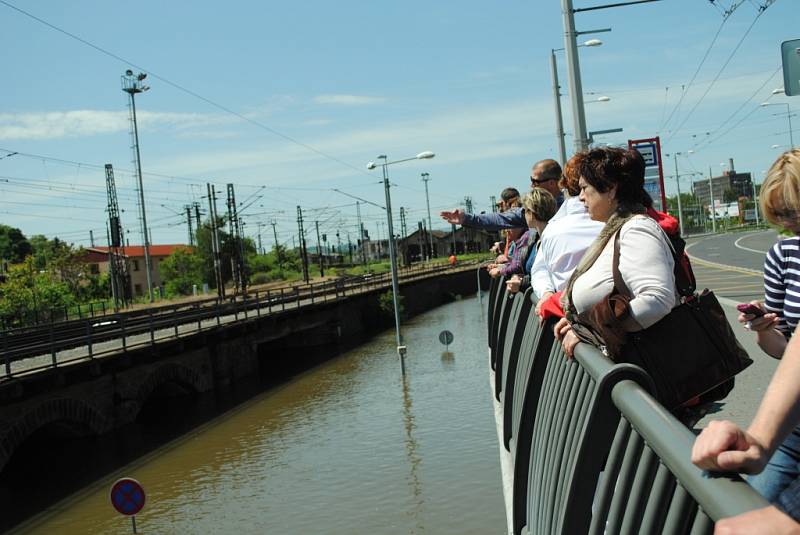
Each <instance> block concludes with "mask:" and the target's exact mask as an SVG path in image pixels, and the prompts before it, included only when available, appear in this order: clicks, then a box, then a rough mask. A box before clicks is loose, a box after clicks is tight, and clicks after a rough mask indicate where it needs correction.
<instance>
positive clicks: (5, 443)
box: [0, 398, 111, 471]
mask: <svg viewBox="0 0 800 535" xmlns="http://www.w3.org/2000/svg"><path fill="white" fill-rule="evenodd" d="M54 424H60V425H61V427H60V432H62V433H66V434H71V435H84V434H91V435H100V434H102V433H104V432H106V431H108V430H109V429H110V427H111V426H110V422H109V421H108V419H107V418H106V417H104V416H103V415H102V413H100V412H99V411H98V410H96V409H95V408H94V407H93V406H92V405H90V404H89V403H87V402H85V401H83V400H80V399H75V398H56V399H48V400H46V401H43V402H42V403H40V404H38V405H36V406H35V407H33V408H32V409H30V410H28V411H27V412H25V413H24V414H23V415H22V416H21V417H20V418H18V419H17V420H16V421H15V422H14V423H13V424H12V425H11V426H10V427H9V428H8V431H6V432H5V433H4V434H3V436H2V437H0V471H2V470H3V468H5V466H6V464H7V463H8V461H9V459H11V456H12V455H13V454H14V452H15V451H16V450H17V448H18V447H19V446H20V445H21V444H22V443H24V442H25V441H26V440H27V439H28V438H29V437H30V436H31V435H33V434H34V433H35V432H36V431H38V430H41V429H43V428H45V427H47V426H50V425H54Z"/></svg>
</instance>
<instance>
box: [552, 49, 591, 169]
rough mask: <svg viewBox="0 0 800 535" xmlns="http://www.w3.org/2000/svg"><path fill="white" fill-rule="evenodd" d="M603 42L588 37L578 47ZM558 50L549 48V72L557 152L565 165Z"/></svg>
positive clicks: (565, 155) (565, 152) (565, 151)
mask: <svg viewBox="0 0 800 535" xmlns="http://www.w3.org/2000/svg"><path fill="white" fill-rule="evenodd" d="M602 44H603V41H601V40H600V39H589V40H588V41H585V42H584V43H583V44H582V45H578V47H583V46H600V45H602ZM559 50H564V49H563V48H551V49H550V74H551V76H552V78H553V103H554V105H555V112H556V139H557V140H558V154H559V156H560V157H561V165H562V166H563V165H566V163H567V149H566V147H565V146H564V119H563V117H562V116H561V91H560V87H559V85H558V66H557V64H556V52H558V51H559Z"/></svg>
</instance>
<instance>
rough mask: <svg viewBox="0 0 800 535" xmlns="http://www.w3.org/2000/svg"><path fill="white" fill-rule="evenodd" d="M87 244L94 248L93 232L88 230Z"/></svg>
mask: <svg viewBox="0 0 800 535" xmlns="http://www.w3.org/2000/svg"><path fill="white" fill-rule="evenodd" d="M89 243H90V244H91V246H92V247H94V231H93V230H89Z"/></svg>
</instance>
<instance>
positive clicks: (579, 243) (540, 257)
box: [531, 196, 603, 313]
mask: <svg viewBox="0 0 800 535" xmlns="http://www.w3.org/2000/svg"><path fill="white" fill-rule="evenodd" d="M602 228H603V223H601V222H599V221H592V220H591V219H589V214H588V212H587V211H586V207H585V206H584V205H583V203H582V202H581V201H580V199H579V198H578V197H577V196H576V197H570V198H569V199H567V200H565V201H564V204H563V205H562V206H561V209H559V211H558V213H557V214H556V215H555V216H553V218H552V219H551V220H550V223H549V224H548V225H547V228H545V229H544V232H543V233H542V240H541V244H540V245H539V252H537V253H536V259H535V260H534V261H533V267H532V268H531V286H532V287H533V291H534V293H536V296H537V297H538V298H539V302H538V304H537V305H536V312H537V313H538V312H539V308H540V306H541V305H542V303H544V302H545V301H547V300H548V299H549V298H550V296H551V295H553V294H554V293H556V292H558V291H561V290H563V289H564V287H565V286H566V285H567V281H568V280H569V278H570V276H571V275H572V272H573V271H575V268H576V267H577V266H578V263H579V262H580V260H581V258H583V255H584V253H585V252H586V250H587V249H588V248H589V246H590V245H591V244H592V242H593V241H594V240H595V238H597V235H598V234H600V230H601V229H602Z"/></svg>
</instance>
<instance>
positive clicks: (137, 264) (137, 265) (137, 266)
mask: <svg viewBox="0 0 800 535" xmlns="http://www.w3.org/2000/svg"><path fill="white" fill-rule="evenodd" d="M133 270H134V271H139V261H138V260H134V261H133Z"/></svg>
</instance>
